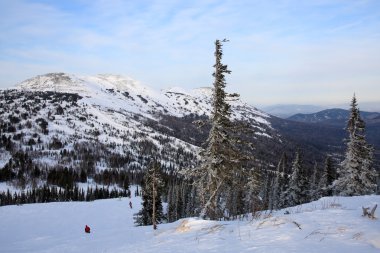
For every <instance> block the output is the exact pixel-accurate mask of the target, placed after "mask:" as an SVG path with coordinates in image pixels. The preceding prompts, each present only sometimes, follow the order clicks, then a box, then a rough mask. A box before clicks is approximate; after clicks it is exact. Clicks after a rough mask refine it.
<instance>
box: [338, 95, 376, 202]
mask: <svg viewBox="0 0 380 253" xmlns="http://www.w3.org/2000/svg"><path fill="white" fill-rule="evenodd" d="M347 132H348V135H349V137H348V141H347V149H346V154H345V159H344V160H343V162H342V163H341V164H340V168H339V170H338V174H339V177H338V179H337V180H335V182H334V188H335V191H336V193H337V194H339V195H342V196H357V195H364V194H371V193H374V192H375V191H376V176H377V175H376V174H377V173H376V170H375V169H374V168H373V148H372V146H370V145H369V144H368V143H367V141H366V139H365V123H364V121H363V120H362V119H361V117H360V112H359V109H358V107H357V102H356V97H355V95H354V96H353V98H352V101H351V110H350V118H349V120H348V123H347Z"/></svg>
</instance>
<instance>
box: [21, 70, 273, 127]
mask: <svg viewBox="0 0 380 253" xmlns="http://www.w3.org/2000/svg"><path fill="white" fill-rule="evenodd" d="M17 87H18V88H19V89H22V90H31V91H54V92H65V93H77V94H79V95H80V96H82V97H83V100H82V102H83V103H85V104H91V105H93V106H101V107H102V108H104V109H106V110H114V111H119V110H122V111H128V112H132V113H138V114H141V115H144V116H146V117H148V118H155V117H156V116H157V115H158V114H160V113H164V114H169V115H173V116H178V117H182V116H184V115H189V114H197V115H210V114H211V112H212V108H211V107H212V103H211V100H212V93H213V88H212V87H201V88H196V89H184V88H180V87H173V88H170V89H166V90H161V91H155V90H154V89H152V88H150V87H148V86H146V85H144V84H142V83H141V82H139V81H137V80H134V79H132V78H130V77H124V76H121V75H114V74H98V75H94V76H77V75H73V74H67V73H49V74H45V75H39V76H36V77H34V78H31V79H28V80H26V81H24V82H22V83H20V84H19V85H18V86H17ZM228 100H229V102H230V103H231V106H232V110H233V111H234V113H233V114H232V116H233V118H235V119H242V120H249V119H254V120H255V121H256V122H260V123H261V124H265V125H269V122H268V121H267V120H266V118H267V117H269V116H268V115H266V114H265V113H262V112H260V111H258V110H257V109H255V108H254V107H252V106H250V105H248V104H246V103H244V102H243V101H241V100H240V99H239V98H235V97H230V98H228Z"/></svg>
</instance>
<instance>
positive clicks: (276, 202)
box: [272, 153, 286, 210]
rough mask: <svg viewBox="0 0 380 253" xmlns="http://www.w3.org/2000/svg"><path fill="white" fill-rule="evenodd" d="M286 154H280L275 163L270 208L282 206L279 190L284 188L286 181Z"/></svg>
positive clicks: (275, 208)
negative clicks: (275, 168)
mask: <svg viewBox="0 0 380 253" xmlns="http://www.w3.org/2000/svg"><path fill="white" fill-rule="evenodd" d="M285 170H286V155H285V153H283V154H282V156H281V159H280V161H279V162H278V165H277V170H276V176H275V178H274V181H273V187H272V209H274V210H278V209H280V208H281V207H282V205H281V191H283V190H284V187H285V183H286V179H285V177H286V175H285Z"/></svg>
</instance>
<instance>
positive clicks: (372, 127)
mask: <svg viewBox="0 0 380 253" xmlns="http://www.w3.org/2000/svg"><path fill="white" fill-rule="evenodd" d="M359 106H360V105H359ZM349 115H350V112H349V111H348V110H344V109H327V110H323V111H320V112H317V113H311V114H295V115H293V116H291V117H289V118H287V120H290V121H293V122H297V123H300V124H308V125H310V127H311V128H312V129H315V131H310V132H309V133H308V138H315V139H316V141H318V139H329V140H330V141H329V142H330V145H334V143H336V145H339V144H338V143H339V140H341V139H342V138H344V137H345V130H344V129H345V127H346V125H347V121H348V119H349ZM360 116H361V117H362V119H363V120H364V122H365V123H366V137H367V141H368V142H369V143H370V144H372V145H373V146H374V147H375V155H376V156H377V157H380V113H378V112H364V111H361V112H360ZM295 134H300V133H295ZM337 138H338V140H337Z"/></svg>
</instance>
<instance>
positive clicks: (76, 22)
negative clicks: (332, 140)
mask: <svg viewBox="0 0 380 253" xmlns="http://www.w3.org/2000/svg"><path fill="white" fill-rule="evenodd" d="M0 31H1V33H0V88H4V87H10V86H13V85H15V84H16V83H18V82H21V81H23V80H24V79H27V78H30V77H33V76H35V75H38V74H44V73H49V72H68V73H73V74H79V75H93V74H98V73H114V74H121V75H125V76H130V77H132V78H134V79H137V80H140V81H142V82H143V83H145V84H147V85H149V86H152V87H154V88H156V89H160V88H167V87H171V86H181V87H185V88H196V87H201V86H211V85H212V81H213V80H212V76H211V74H212V72H213V69H212V65H213V62H214V56H213V51H214V45H213V42H214V41H215V39H217V38H219V39H223V38H228V39H229V40H230V42H229V43H227V44H225V46H224V53H225V54H224V58H223V61H224V63H226V64H228V66H229V68H230V69H231V70H232V74H231V75H230V76H228V78H227V83H228V90H230V91H233V92H237V93H240V94H241V95H242V97H243V98H244V99H245V100H246V101H248V102H250V103H251V104H253V105H269V104H278V103H293V104H294V103H298V104H338V103H349V101H350V99H351V97H352V94H353V93H354V92H356V94H357V97H358V100H359V103H360V102H371V101H380V1H378V0H355V1H354V0H304V1H302V0H276V1H275V0H247V1H245V0H241V1H239V0H225V1H215V0H193V1H171V0H162V1H148V0H134V1H132V0H125V1H122V0H91V1H86V0H67V1H48V0H41V1H26V0H12V1H8V0H0Z"/></svg>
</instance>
